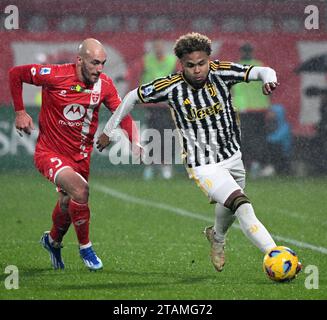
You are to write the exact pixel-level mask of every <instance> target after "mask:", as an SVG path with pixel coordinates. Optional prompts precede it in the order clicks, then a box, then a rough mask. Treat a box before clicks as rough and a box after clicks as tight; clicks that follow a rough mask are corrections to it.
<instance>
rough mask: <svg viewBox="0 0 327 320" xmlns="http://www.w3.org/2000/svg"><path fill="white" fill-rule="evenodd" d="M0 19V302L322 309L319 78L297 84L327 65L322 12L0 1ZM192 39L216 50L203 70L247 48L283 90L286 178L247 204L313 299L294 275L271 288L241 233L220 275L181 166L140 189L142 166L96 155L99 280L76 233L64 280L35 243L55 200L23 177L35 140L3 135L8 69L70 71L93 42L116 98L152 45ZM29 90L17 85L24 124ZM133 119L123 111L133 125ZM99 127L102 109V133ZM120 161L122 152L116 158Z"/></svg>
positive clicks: (252, 192) (255, 184) (280, 4)
mask: <svg viewBox="0 0 327 320" xmlns="http://www.w3.org/2000/svg"><path fill="white" fill-rule="evenodd" d="M10 4H14V5H16V6H17V7H18V9H19V29H18V30H7V29H6V28H5V23H4V21H5V19H6V17H7V15H6V14H5V13H4V9H5V7H6V6H8V5H10ZM308 5H316V6H317V7H318V8H319V29H317V30H315V29H313V30H307V29H306V28H305V24H304V21H305V18H306V17H307V14H305V13H304V10H305V7H306V6H308ZM0 13H1V14H0V57H1V63H0V80H1V82H0V83H1V85H0V185H1V192H0V213H1V217H2V221H1V224H0V230H1V232H0V234H1V235H0V242H1V246H2V247H1V248H2V249H1V255H0V270H2V271H1V273H2V276H1V277H0V282H1V279H4V277H5V276H4V273H3V270H5V266H7V265H8V264H13V265H16V266H18V268H19V271H20V276H21V282H20V290H5V289H4V286H2V290H0V299H2V298H4V299H58V298H59V299H60V298H61V299H62V298H63V299H74V298H75V299H76V298H78V299H84V298H88V299H89V298H91V299H326V292H327V291H326V283H327V282H326V273H323V272H324V270H326V258H325V257H326V253H327V249H326V242H327V239H326V232H325V231H326V225H327V221H326V214H325V208H324V207H323V201H324V200H323V199H326V177H320V176H321V175H325V174H326V171H327V170H326V166H327V165H326V163H327V161H326V159H327V156H326V150H327V146H326V141H325V142H324V144H320V145H319V144H318V145H317V143H316V141H317V140H316V138H317V135H318V133H319V132H320V133H321V132H323V131H321V130H322V128H326V114H327V113H326V111H327V105H325V102H324V101H327V99H325V96H326V94H325V91H324V90H325V88H326V87H327V78H326V72H325V71H326V70H327V68H326V69H325V70H324V69H323V66H322V65H321V64H318V71H319V72H311V71H312V70H311V71H310V72H300V73H297V72H296V69H297V68H298V67H299V66H300V65H304V64H305V63H307V61H310V60H311V59H313V58H315V57H317V56H321V55H323V54H326V53H327V2H326V1H300V0H294V1H282V0H279V1H278V0H275V1H271V0H265V1H259V0H256V1H254V0H249V1H240V0H235V1H234V0H233V1H232V0H230V1H227V0H226V1H218V0H217V1H214V0H211V1H210V0H201V1H200V0H199V1H196V0H193V1H191V0H187V1H186V0H185V1H179V0H175V1H171V0H166V1H164V2H162V1H155V0H152V1H151V0H143V1H139V0H124V1H120V0H95V1H90V0H70V1H63V0H62V1H61V0H51V1H50V0H29V1H25V0H16V1H11V0H8V1H7V0H1V1H0ZM190 31H197V32H202V33H205V34H207V35H208V36H209V37H210V38H211V39H212V40H213V49H214V52H213V54H212V57H213V58H219V59H220V60H230V61H238V60H239V48H240V46H242V45H243V44H245V43H251V44H252V45H253V47H254V48H255V57H256V58H257V59H260V60H261V61H263V62H264V63H265V64H266V65H269V66H271V67H273V68H274V69H275V70H276V71H277V74H278V76H279V81H280V83H281V86H280V88H279V89H278V90H277V91H276V92H275V93H274V95H272V103H277V104H282V105H284V107H285V109H286V116H287V119H288V121H289V122H290V124H291V127H292V133H293V135H294V154H293V158H292V172H291V174H292V175H293V176H294V177H286V178H285V177H281V178H280V177H277V178H273V179H257V180H255V181H254V180H253V181H251V183H249V186H248V188H247V193H248V194H249V196H250V198H251V199H253V202H254V204H255V209H256V212H257V214H258V216H259V217H260V219H261V220H262V221H263V223H264V224H265V225H266V226H267V228H268V229H269V230H270V231H271V232H272V234H273V235H274V237H275V238H276V240H277V241H278V242H279V243H280V244H284V245H288V246H290V247H292V248H293V249H294V250H296V252H297V253H298V255H299V256H300V259H301V261H302V262H303V264H304V266H306V265H314V266H317V267H318V268H319V270H320V272H321V274H320V278H319V281H320V282H319V284H320V287H319V289H320V290H307V287H305V285H304V281H305V277H306V276H307V275H306V274H305V273H304V272H303V273H301V275H300V279H299V280H297V281H294V283H291V284H290V285H285V286H278V285H275V284H273V283H272V282H270V281H268V280H267V279H266V278H265V275H264V274H263V272H262V266H261V262H262V255H261V254H260V252H258V251H257V249H256V248H254V247H253V246H251V245H250V244H249V243H248V242H247V241H246V240H245V238H244V236H243V235H242V234H241V232H239V231H235V232H234V231H232V232H231V233H230V234H229V238H228V243H227V252H228V264H227V266H226V268H225V269H226V271H225V270H224V272H223V273H222V274H219V275H217V273H215V272H214V271H213V268H212V265H211V264H210V261H209V256H208V255H209V247H208V243H207V241H206V240H205V239H204V237H203V236H202V234H201V231H202V230H203V227H204V226H205V225H206V224H209V223H212V221H213V208H212V206H210V205H209V204H208V203H207V201H206V198H205V196H204V195H203V194H202V193H201V192H200V190H199V189H198V188H197V186H196V185H195V184H194V183H191V182H190V181H188V179H187V175H186V172H185V169H184V167H183V165H175V171H176V172H177V174H176V175H175V177H174V179H173V180H169V181H164V180H162V179H154V180H153V181H149V182H144V181H143V180H142V179H140V177H142V171H143V166H140V165H115V166H114V165H112V164H111V163H110V162H109V160H108V151H107V152H106V153H105V152H104V153H103V154H100V153H98V152H97V151H96V150H95V151H94V153H93V161H92V170H91V176H90V186H91V191H92V192H91V201H90V203H91V208H92V217H95V219H94V220H92V225H91V228H92V230H91V232H92V239H93V240H92V241H94V243H95V245H96V248H97V250H98V252H99V255H100V256H101V258H102V259H103V261H104V263H105V269H104V270H103V273H97V274H86V272H85V270H84V266H83V265H82V264H81V262H80V261H79V258H78V252H77V250H76V239H75V238H76V237H75V234H74V232H73V231H70V232H69V234H68V235H67V238H66V239H65V252H64V254H65V261H66V263H67V265H68V267H67V270H65V272H63V273H56V275H55V276H54V274H53V271H52V270H51V269H50V263H49V257H48V255H47V254H45V252H43V251H41V250H43V249H42V248H41V247H40V245H39V244H38V237H39V236H41V233H42V232H43V231H44V230H46V229H45V228H48V227H49V223H50V221H51V220H50V219H51V218H50V213H51V209H52V206H53V205H54V203H55V201H56V194H55V192H54V187H53V185H51V184H50V183H49V182H47V181H46V180H45V179H44V178H43V177H42V176H41V175H40V174H39V173H38V172H37V170H36V169H35V168H34V165H33V152H34V147H35V141H36V137H37V130H36V131H35V132H33V134H32V135H31V136H28V137H27V136H24V138H20V137H19V136H18V134H17V133H16V130H15V128H14V112H13V108H12V106H11V97H10V93H9V86H8V70H9V68H10V67H11V66H13V65H19V64H27V63H46V62H48V63H60V62H67V61H74V58H75V55H76V49H77V46H78V44H79V43H80V41H81V40H82V39H84V38H87V37H94V38H97V39H99V40H100V41H101V42H102V43H103V44H104V45H105V47H106V49H107V52H108V63H107V64H106V68H105V72H107V73H108V74H109V76H111V77H112V78H113V80H114V82H115V83H116V85H117V87H118V90H119V93H120V95H121V96H124V94H125V93H126V92H127V91H128V90H130V89H133V88H134V87H136V86H137V84H138V82H139V79H140V77H141V71H142V70H141V69H142V58H143V56H144V54H145V52H146V51H147V49H148V48H149V43H150V42H151V41H153V40H155V39H162V40H163V41H164V42H165V45H166V49H167V50H172V47H173V44H174V41H175V39H176V38H177V37H179V36H180V35H182V34H184V33H186V32H190ZM326 61H327V59H326ZM320 63H321V61H320ZM311 67H312V66H311ZM314 67H317V65H315V66H314ZM326 67H327V66H326ZM309 69H310V68H309ZM312 69H314V68H313V67H312ZM308 88H309V90H308ZM309 91H310V92H309ZM39 92H40V91H39V89H38V88H36V87H33V86H28V85H25V86H24V101H25V102H26V107H27V109H28V112H29V113H30V114H31V115H32V117H33V118H34V122H35V123H37V116H38V112H39V108H40V95H39ZM308 93H310V94H308ZM326 104H327V103H326ZM144 111H145V106H139V107H138V108H135V110H133V116H134V117H135V119H137V120H140V121H141V125H143V120H144V113H145V112H144ZM108 116H109V113H108V112H107V111H106V109H105V108H102V110H101V113H100V126H99V129H102V127H103V125H104V124H105V122H106V121H107V119H108ZM325 130H326V129H325ZM322 140H326V139H322ZM320 141H321V140H320ZM127 149H128V145H127V144H125V146H124V147H123V148H122V152H123V153H124V152H126V150H127ZM317 163H318V164H319V166H317ZM324 170H325V171H324ZM108 176H110V179H108ZM122 177H123V178H122ZM126 177H128V179H124V178H126ZM234 227H236V228H237V224H236V225H234ZM240 265H241V269H240Z"/></svg>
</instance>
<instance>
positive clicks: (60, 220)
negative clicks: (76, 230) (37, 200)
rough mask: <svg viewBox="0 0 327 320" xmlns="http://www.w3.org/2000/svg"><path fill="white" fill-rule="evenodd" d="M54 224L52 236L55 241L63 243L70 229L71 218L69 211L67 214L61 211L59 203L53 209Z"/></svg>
mask: <svg viewBox="0 0 327 320" xmlns="http://www.w3.org/2000/svg"><path fill="white" fill-rule="evenodd" d="M52 222H53V223H52V228H51V231H50V236H51V238H52V239H53V240H54V241H57V242H61V241H62V238H63V237H64V235H65V234H66V232H67V231H68V229H69V226H70V224H71V218H70V215H69V213H68V210H67V211H66V212H63V211H62V210H61V208H60V205H59V201H58V202H57V204H56V206H55V208H54V209H53V213H52Z"/></svg>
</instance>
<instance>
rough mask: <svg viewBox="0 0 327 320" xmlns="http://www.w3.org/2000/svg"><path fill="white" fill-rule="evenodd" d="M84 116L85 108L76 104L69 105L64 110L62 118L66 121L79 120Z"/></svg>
mask: <svg viewBox="0 0 327 320" xmlns="http://www.w3.org/2000/svg"><path fill="white" fill-rule="evenodd" d="M84 114H85V108H84V107H83V106H82V105H80V104H77V103H73V104H69V105H68V106H66V107H65V109H64V116H65V118H66V119H68V120H72V121H74V120H79V119H81V118H82V117H83V116H84Z"/></svg>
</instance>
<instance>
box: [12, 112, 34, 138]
mask: <svg viewBox="0 0 327 320" xmlns="http://www.w3.org/2000/svg"><path fill="white" fill-rule="evenodd" d="M15 126H16V129H17V132H18V134H19V135H20V136H21V137H22V136H23V134H22V131H24V132H25V133H26V134H28V135H30V134H31V132H32V130H35V127H34V123H33V119H32V118H31V116H30V115H29V114H28V113H27V112H26V111H25V110H21V111H16V120H15Z"/></svg>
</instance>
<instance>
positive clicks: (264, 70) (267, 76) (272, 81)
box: [248, 67, 279, 95]
mask: <svg viewBox="0 0 327 320" xmlns="http://www.w3.org/2000/svg"><path fill="white" fill-rule="evenodd" d="M248 79H249V80H250V81H251V80H262V82H263V86H262V92H263V94H265V95H268V94H271V93H272V91H274V90H275V89H276V88H277V87H278V86H279V82H278V81H277V76H276V72H275V70H274V69H272V68H269V67H253V68H252V69H251V70H250V73H249V78H248Z"/></svg>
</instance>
